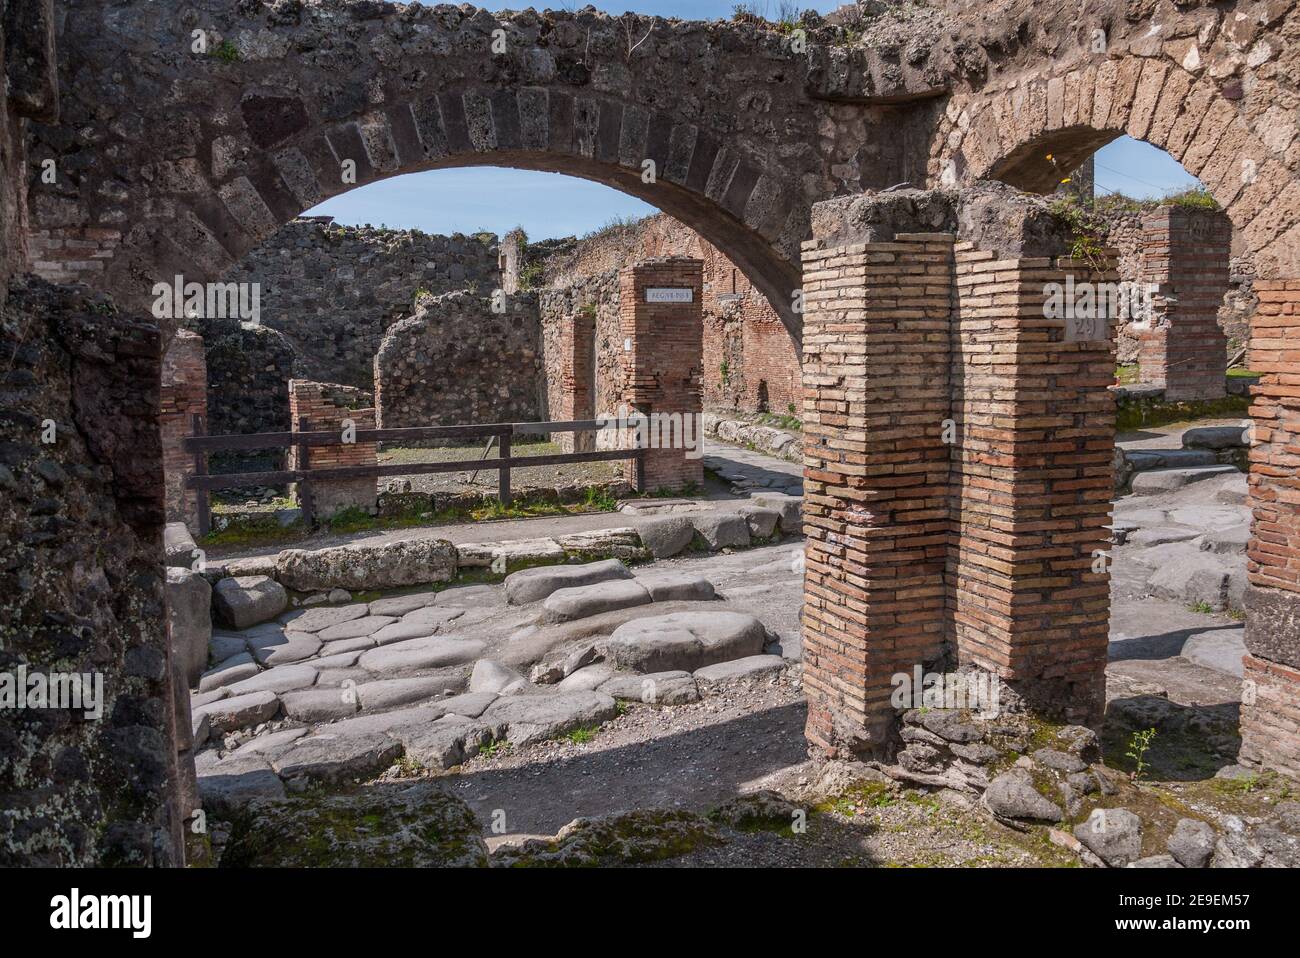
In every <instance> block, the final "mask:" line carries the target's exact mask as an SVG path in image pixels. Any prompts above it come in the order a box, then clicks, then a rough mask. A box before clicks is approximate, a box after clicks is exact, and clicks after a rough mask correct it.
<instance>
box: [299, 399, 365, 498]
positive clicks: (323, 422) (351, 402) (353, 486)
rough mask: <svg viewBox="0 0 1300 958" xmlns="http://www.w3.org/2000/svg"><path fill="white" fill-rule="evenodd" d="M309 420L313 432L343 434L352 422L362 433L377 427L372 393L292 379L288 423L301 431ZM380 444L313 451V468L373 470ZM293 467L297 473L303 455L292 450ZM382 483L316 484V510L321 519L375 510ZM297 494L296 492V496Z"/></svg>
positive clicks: (358, 480) (352, 480)
mask: <svg viewBox="0 0 1300 958" xmlns="http://www.w3.org/2000/svg"><path fill="white" fill-rule="evenodd" d="M304 416H305V417H306V418H307V419H308V421H309V426H310V429H309V431H310V432H332V431H336V430H337V431H340V432H341V431H342V430H343V421H344V420H346V419H350V420H352V422H353V423H354V424H355V425H356V427H357V429H358V430H362V429H374V428H375V409H374V405H373V403H372V400H371V397H370V394H369V393H367V392H366V391H365V390H362V389H357V388H355V387H353V386H340V385H336V384H334V383H314V382H309V381H308V380H305V379H291V380H289V421H290V422H291V423H292V430H293V431H294V432H297V431H298V423H299V421H300V420H301V418H302V417H304ZM378 448H379V447H378V444H377V443H373V442H358V443H353V444H351V445H346V446H345V445H338V446H313V447H312V448H311V462H310V466H311V468H312V469H342V468H344V467H347V466H373V465H376V464H377V463H378V461H379V460H378ZM288 463H289V465H288V468H289V469H297V468H298V451H297V449H296V448H294V449H290V450H289V455H288ZM377 491H378V482H377V480H375V479H374V478H370V479H344V480H339V481H335V482H313V483H312V484H311V495H312V507H313V510H314V513H315V516H316V517H317V518H318V519H328V518H329V517H330V516H332V515H333V514H334V513H336V512H338V511H340V510H342V509H349V508H354V507H355V508H359V509H364V510H366V511H367V512H369V511H370V510H372V509H373V508H374V507H375V502H376V499H377ZM297 492H298V490H295V494H297Z"/></svg>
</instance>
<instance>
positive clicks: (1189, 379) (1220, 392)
mask: <svg viewBox="0 0 1300 958" xmlns="http://www.w3.org/2000/svg"><path fill="white" fill-rule="evenodd" d="M1231 244H1232V224H1231V222H1229V220H1228V217H1227V215H1226V214H1224V213H1222V212H1220V211H1218V210H1203V209H1189V208H1187V207H1181V206H1162V207H1160V208H1158V209H1156V210H1153V211H1152V212H1150V213H1148V214H1147V215H1146V216H1144V217H1143V219H1142V249H1141V264H1142V267H1141V281H1142V282H1144V283H1151V284H1154V285H1155V286H1156V287H1157V292H1156V294H1155V316H1154V317H1153V319H1152V322H1151V325H1150V326H1149V327H1148V328H1146V329H1144V330H1142V331H1141V332H1139V334H1138V363H1139V369H1140V374H1141V378H1142V382H1143V383H1146V384H1148V385H1152V386H1161V387H1163V388H1164V390H1165V398H1167V399H1170V400H1173V401H1178V402H1182V401H1187V400H1205V399H1222V398H1223V396H1224V394H1225V384H1224V377H1225V375H1226V374H1227V348H1228V341H1227V338H1226V337H1225V336H1224V334H1223V330H1222V329H1221V328H1220V327H1219V318H1218V315H1219V307H1220V306H1222V305H1223V291H1224V290H1225V289H1227V287H1228V263H1229V257H1230V256H1231Z"/></svg>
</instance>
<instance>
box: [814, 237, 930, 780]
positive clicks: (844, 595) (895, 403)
mask: <svg viewBox="0 0 1300 958" xmlns="http://www.w3.org/2000/svg"><path fill="white" fill-rule="evenodd" d="M951 260H952V238H951V237H945V236H940V235H932V234H931V235H925V234H920V235H916V236H912V237H909V236H901V235H900V236H897V237H895V241H894V242H881V243H856V244H850V245H837V244H836V243H835V241H833V240H832V241H826V240H820V239H819V240H813V241H811V242H808V243H805V244H804V248H803V267H804V286H803V290H804V305H805V311H804V327H803V329H804V332H803V382H804V399H803V423H804V462H805V466H804V534H805V537H806V544H805V566H806V568H805V574H804V608H803V662H804V689H805V691H806V692H807V694H808V724H807V735H808V738H809V740H810V741H811V742H812V743H813V744H814V745H817V746H820V747H822V748H824V749H827V750H829V751H831V752H832V753H840V752H848V753H867V754H880V753H881V752H882V751H883V750H885V749H886V748H887V747H888V738H889V735H890V732H891V730H892V724H893V711H892V709H891V707H890V702H889V699H890V693H891V686H890V677H891V676H892V675H893V674H894V673H895V672H898V671H904V670H907V671H910V670H911V668H912V666H913V665H914V664H915V663H918V662H921V663H928V662H932V661H934V660H935V659H936V658H938V657H939V656H940V655H941V654H942V652H943V648H944V620H945V585H944V562H945V556H946V546H947V534H948V503H947V494H948V470H949V451H948V447H947V446H946V445H945V444H944V443H943V434H942V433H943V421H944V420H945V419H946V418H947V417H948V411H949V394H948V365H949V350H950V345H949V324H950V322H951V319H950V313H951V298H952V265H951Z"/></svg>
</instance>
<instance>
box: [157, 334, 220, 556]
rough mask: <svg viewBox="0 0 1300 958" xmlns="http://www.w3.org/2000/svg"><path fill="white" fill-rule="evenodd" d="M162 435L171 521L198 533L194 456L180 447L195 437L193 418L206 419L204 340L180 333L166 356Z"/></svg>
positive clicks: (165, 483) (160, 420) (163, 379)
mask: <svg viewBox="0 0 1300 958" xmlns="http://www.w3.org/2000/svg"><path fill="white" fill-rule="evenodd" d="M159 398H160V405H159V411H158V426H159V432H160V433H161V434H162V449H163V483H164V487H165V490H166V492H165V504H166V508H167V521H168V522H184V523H185V524H186V525H187V526H188V527H189V529H190V531H191V532H193V533H196V534H197V532H198V525H197V515H198V512H197V510H198V503H197V499H196V497H195V493H194V491H193V490H192V489H191V490H188V491H187V490H186V489H185V480H186V479H187V478H189V477H190V476H192V475H193V474H194V454H193V453H189V452H186V451H185V450H184V449H182V448H181V442H182V441H183V440H184V439H185V438H186V437H187V436H190V435H192V434H193V431H194V430H193V421H194V416H195V415H199V416H202V417H203V418H204V421H205V422H206V420H207V415H208V367H207V363H206V361H205V360H204V358H203V337H201V336H199V335H198V334H197V333H193V332H190V331H189V330H186V329H182V330H178V331H177V333H176V335H175V336H174V337H173V338H172V342H171V345H170V346H169V347H168V348H167V352H166V354H165V355H164V356H163V362H162V375H161V389H160V390H159Z"/></svg>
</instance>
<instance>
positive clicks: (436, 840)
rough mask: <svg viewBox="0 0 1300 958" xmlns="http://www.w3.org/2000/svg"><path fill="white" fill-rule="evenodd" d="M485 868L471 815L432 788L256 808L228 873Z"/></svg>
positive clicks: (234, 845) (238, 835) (232, 848)
mask: <svg viewBox="0 0 1300 958" xmlns="http://www.w3.org/2000/svg"><path fill="white" fill-rule="evenodd" d="M487 864H488V852H487V845H486V844H485V843H484V842H483V838H482V836H481V835H480V834H479V824H478V821H477V820H476V819H475V818H474V813H473V812H471V811H470V810H469V806H467V805H466V804H465V803H464V802H462V801H461V800H460V799H458V798H455V797H453V796H451V795H448V794H446V793H445V792H443V791H442V790H441V789H440V788H438V786H437V785H436V784H435V783H433V782H421V783H419V784H417V785H412V786H409V787H401V786H387V785H383V786H371V787H369V788H366V789H365V790H363V791H362V792H361V793H359V794H356V795H347V796H338V797H334V798H303V799H295V800H289V801H280V802H259V803H258V804H257V805H256V806H255V807H254V808H252V809H250V811H249V813H248V814H247V815H244V816H241V817H240V819H239V820H238V821H237V822H236V824H235V828H234V830H233V831H232V833H231V838H230V843H229V845H227V847H226V851H225V854H224V855H222V858H221V865H222V867H225V868H249V867H252V868H274V867H279V868H472V867H486V865H487Z"/></svg>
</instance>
